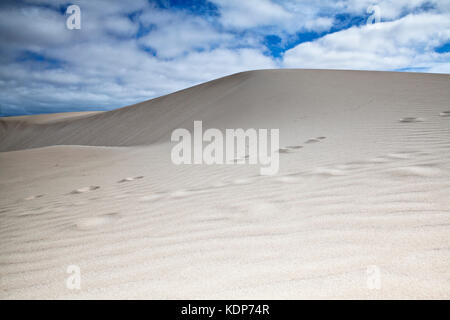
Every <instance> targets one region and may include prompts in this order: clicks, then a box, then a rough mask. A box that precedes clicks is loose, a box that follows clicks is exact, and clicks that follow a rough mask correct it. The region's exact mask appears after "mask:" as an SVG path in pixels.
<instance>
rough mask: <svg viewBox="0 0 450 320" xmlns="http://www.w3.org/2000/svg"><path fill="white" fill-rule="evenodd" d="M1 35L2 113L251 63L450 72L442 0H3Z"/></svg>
mask: <svg viewBox="0 0 450 320" xmlns="http://www.w3.org/2000/svg"><path fill="white" fill-rule="evenodd" d="M71 4H76V5H78V6H79V7H80V10H81V29H79V30H69V29H67V27H66V19H67V18H68V15H67V14H65V11H66V8H67V7H68V6H69V5H71ZM370 8H372V10H371V9H370ZM375 13H376V15H377V17H379V18H380V21H379V22H378V23H375V24H372V23H368V19H369V18H370V16H372V15H374V14H375ZM0 43H1V45H0V92H1V94H0V116H7V115H19V114H36V113H48V112H65V111H82V110H110V109H114V108H118V107H122V106H125V105H129V104H133V103H137V102H141V101H144V100H147V99H151V98H154V97H158V96H161V95H164V94H167V93H170V92H173V91H176V90H180V89H183V88H186V87H189V86H192V85H195V84H198V83H201V82H204V81H208V80H212V79H215V78H218V77H221V76H225V75H228V74H232V73H235V72H240V71H245V70H252V69H270V68H316V69H323V68H326V69H354V70H388V71H417V72H433V73H450V1H448V0H444V1H423V0H378V1H365V0H337V1H330V0H316V1H302V0H210V1H207V0H197V1H194V0H185V1H181V0H154V1H153V0H152V1H148V0H134V1H119V0H110V1H99V0H96V1H89V0H84V1H73V2H67V1H59V0H52V1H50V0H22V1H5V0H4V1H1V2H0Z"/></svg>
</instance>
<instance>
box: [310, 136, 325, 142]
mask: <svg viewBox="0 0 450 320" xmlns="http://www.w3.org/2000/svg"><path fill="white" fill-rule="evenodd" d="M323 139H326V137H317V138H312V139H309V140H306V141H305V143H316V142H320V141H321V140H323Z"/></svg>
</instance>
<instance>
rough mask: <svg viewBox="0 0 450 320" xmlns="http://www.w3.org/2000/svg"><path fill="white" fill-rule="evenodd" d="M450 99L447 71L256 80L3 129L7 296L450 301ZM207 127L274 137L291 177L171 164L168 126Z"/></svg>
mask: <svg viewBox="0 0 450 320" xmlns="http://www.w3.org/2000/svg"><path fill="white" fill-rule="evenodd" d="M449 89H450V75H442V74H441V75H438V74H419V73H396V72H365V71H326V70H261V71H251V72H244V73H239V74H234V75H231V76H228V77H225V78H221V79H217V80H214V81H210V82H207V83H204V84H201V85H198V86H195V87H192V88H188V89H185V90H182V91H178V92H175V93H173V94H169V95H166V96H163V97H160V98H156V99H153V100H149V101H146V102H142V103H139V104H136V105H133V106H129V107H125V108H121V109H117V110H113V111H108V112H101V113H92V114H83V115H76V116H70V115H69V116H68V117H56V118H52V120H45V119H44V120H43V118H42V116H41V119H40V120H36V121H35V120H33V117H32V116H28V117H27V120H26V121H24V120H20V119H19V120H18V119H9V120H8V119H0V151H2V152H0V195H1V196H0V230H1V231H0V298H2V299H20V298H31V299H39V298H41V299H42V298H43V299H84V298H88V299H100V298H113V299H116V298H137V299H167V298H170V299H309V298H326V299H339V298H343V299H353V298H362V299H388V298H398V299H404V298H413V299H430V298H435V299H449V298H450V90H449ZM47 117H50V118H51V116H47ZM44 118H45V117H44ZM50 118H47V119H50ZM194 120H202V121H203V125H204V126H205V127H210V128H218V129H225V128H244V129H245V128H279V129H280V150H279V156H280V171H279V173H278V174H277V175H274V176H262V175H260V174H259V166H258V165H248V164H246V165H178V166H177V165H174V164H173V163H172V161H171V158H170V153H171V148H172V146H173V144H172V143H171V142H170V134H171V132H172V130H174V129H176V128H186V129H189V130H191V129H192V128H193V121H194ZM70 265H76V266H79V267H80V270H81V289H80V290H76V289H75V290H70V289H68V288H67V287H66V279H67V278H68V277H69V274H68V273H67V272H66V270H67V267H68V266H70ZM373 266H375V267H376V268H377V270H379V284H380V286H379V288H373V287H370V286H368V282H370V276H371V275H370V274H368V272H367V271H368V270H372V269H371V268H373Z"/></svg>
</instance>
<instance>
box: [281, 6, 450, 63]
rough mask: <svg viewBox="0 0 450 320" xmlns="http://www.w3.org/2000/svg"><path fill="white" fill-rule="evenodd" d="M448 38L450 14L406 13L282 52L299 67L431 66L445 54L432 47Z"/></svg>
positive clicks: (287, 61)
mask: <svg viewBox="0 0 450 320" xmlns="http://www.w3.org/2000/svg"><path fill="white" fill-rule="evenodd" d="M449 40H450V16H449V15H448V14H447V15H437V14H426V13H425V14H419V15H408V16H406V17H404V18H402V19H399V20H395V21H393V22H385V23H380V24H377V25H364V26H362V27H352V28H349V29H346V30H343V31H340V32H336V33H332V34H328V35H326V36H324V37H322V38H320V39H317V40H315V41H312V42H306V43H302V44H300V45H298V46H296V47H294V48H292V49H290V50H288V51H286V53H285V55H284V66H286V67H291V68H292V67H298V68H328V69H365V70H393V69H401V68H409V67H425V68H426V67H430V66H432V65H433V64H434V63H436V62H439V61H440V60H442V58H445V57H447V56H445V55H443V56H442V57H440V55H438V54H436V53H435V52H434V48H435V47H437V46H439V45H441V44H444V43H446V42H448V41H449Z"/></svg>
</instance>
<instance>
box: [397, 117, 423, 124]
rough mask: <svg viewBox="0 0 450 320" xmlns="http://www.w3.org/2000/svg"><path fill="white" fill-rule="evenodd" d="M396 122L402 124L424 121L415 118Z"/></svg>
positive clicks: (406, 118)
mask: <svg viewBox="0 0 450 320" xmlns="http://www.w3.org/2000/svg"><path fill="white" fill-rule="evenodd" d="M398 121H399V122H402V123H412V122H422V121H424V119H422V118H415V117H405V118H401V119H399V120H398Z"/></svg>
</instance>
